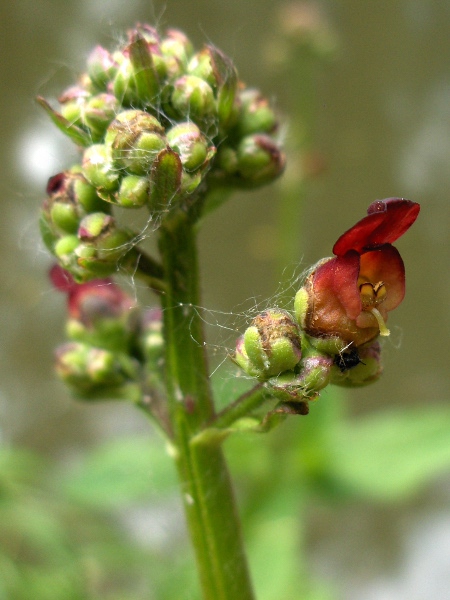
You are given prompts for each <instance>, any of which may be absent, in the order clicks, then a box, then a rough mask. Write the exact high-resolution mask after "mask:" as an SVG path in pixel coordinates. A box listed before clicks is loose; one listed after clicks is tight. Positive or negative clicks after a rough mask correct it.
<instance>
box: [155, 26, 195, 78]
mask: <svg viewBox="0 0 450 600" xmlns="http://www.w3.org/2000/svg"><path fill="white" fill-rule="evenodd" d="M160 48H161V53H162V55H163V56H171V57H173V58H175V59H176V60H177V62H178V63H179V65H180V70H181V69H183V70H184V69H186V68H187V65H188V62H189V60H190V58H191V56H192V54H193V52H194V48H193V46H192V44H191V42H190V40H189V38H188V37H187V36H186V35H185V34H184V33H183V32H182V31H178V30H177V29H168V30H167V31H166V36H165V38H164V39H163V40H162V42H161V46H160Z"/></svg>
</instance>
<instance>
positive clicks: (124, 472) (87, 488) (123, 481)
mask: <svg viewBox="0 0 450 600" xmlns="http://www.w3.org/2000/svg"><path fill="white" fill-rule="evenodd" d="M65 489H66V492H67V493H68V494H69V496H70V497H71V498H72V499H73V500H75V501H78V502H80V503H83V504H88V505H91V506H94V507H98V508H111V507H114V508H116V507H120V506H123V505H126V504H129V503H132V502H138V501H142V500H144V499H148V498H149V497H152V498H155V497H156V498H158V497H161V498H162V497H166V496H167V495H168V494H170V493H172V492H173V491H174V490H176V489H177V483H176V477H175V471H174V468H173V466H172V461H171V459H170V458H169V456H168V453H167V450H166V448H165V447H164V443H163V442H162V440H161V439H160V438H157V437H155V438H154V439H153V438H150V439H148V438H137V439H136V438H123V439H119V440H117V441H114V442H109V443H107V444H105V445H104V446H102V447H100V448H98V449H97V450H96V451H95V452H93V453H92V454H90V455H89V456H88V457H87V458H86V460H85V461H84V463H83V464H82V465H81V467H80V468H79V470H78V473H73V472H70V473H69V474H68V475H67V480H66V482H65Z"/></svg>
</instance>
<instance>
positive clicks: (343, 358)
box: [333, 348, 362, 373]
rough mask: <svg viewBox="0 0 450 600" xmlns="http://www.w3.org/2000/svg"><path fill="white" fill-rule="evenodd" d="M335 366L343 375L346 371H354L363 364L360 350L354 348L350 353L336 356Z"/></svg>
mask: <svg viewBox="0 0 450 600" xmlns="http://www.w3.org/2000/svg"><path fill="white" fill-rule="evenodd" d="M333 362H334V364H335V365H336V366H337V367H339V370H340V371H341V373H343V372H344V371H348V370H349V369H353V367H356V366H357V365H359V363H361V362H362V360H361V359H360V358H359V354H358V350H357V349H356V348H353V349H352V350H349V351H348V352H342V353H341V354H336V356H335V357H334V361H333Z"/></svg>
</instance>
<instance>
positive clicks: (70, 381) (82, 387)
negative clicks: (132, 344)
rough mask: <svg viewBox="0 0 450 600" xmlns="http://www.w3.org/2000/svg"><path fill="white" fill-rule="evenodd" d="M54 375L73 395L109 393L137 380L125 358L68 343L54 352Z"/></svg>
mask: <svg viewBox="0 0 450 600" xmlns="http://www.w3.org/2000/svg"><path fill="white" fill-rule="evenodd" d="M56 372H57V373H58V375H59V377H60V378H61V379H62V380H63V381H64V383H66V384H67V385H69V386H70V387H71V388H72V389H73V390H74V391H75V392H76V393H79V394H81V395H85V394H91V393H92V394H95V392H96V391H103V392H104V391H107V390H111V391H113V390H114V389H115V388H117V387H120V386H122V385H123V384H125V383H126V382H128V381H133V380H135V379H137V377H138V372H137V365H136V363H135V362H134V361H133V360H132V359H131V358H129V357H128V356H126V355H125V354H116V353H113V352H110V351H109V350H104V349H102V348H96V347H93V346H90V345H88V344H83V343H79V342H68V343H66V344H64V345H63V346H60V347H59V348H58V349H57V351H56Z"/></svg>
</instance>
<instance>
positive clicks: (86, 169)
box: [83, 144, 119, 194]
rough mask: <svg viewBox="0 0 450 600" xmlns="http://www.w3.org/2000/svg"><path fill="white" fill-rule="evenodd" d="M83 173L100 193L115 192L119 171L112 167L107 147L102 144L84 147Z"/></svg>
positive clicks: (117, 185)
mask: <svg viewBox="0 0 450 600" xmlns="http://www.w3.org/2000/svg"><path fill="white" fill-rule="evenodd" d="M83 174H84V176H85V177H86V179H87V180H88V181H89V183H91V184H92V185H93V186H94V187H96V188H97V190H98V192H99V193H100V194H102V193H105V192H106V194H108V193H110V192H115V191H116V190H117V188H118V187H119V172H118V170H117V169H116V168H115V167H114V165H113V162H112V160H111V155H110V152H109V149H108V147H107V146H105V145H104V144H94V145H93V146H90V147H89V148H86V150H85V151H84V155H83Z"/></svg>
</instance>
